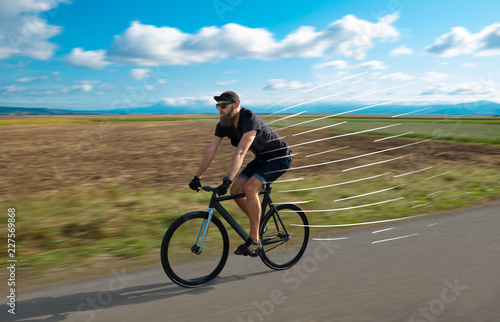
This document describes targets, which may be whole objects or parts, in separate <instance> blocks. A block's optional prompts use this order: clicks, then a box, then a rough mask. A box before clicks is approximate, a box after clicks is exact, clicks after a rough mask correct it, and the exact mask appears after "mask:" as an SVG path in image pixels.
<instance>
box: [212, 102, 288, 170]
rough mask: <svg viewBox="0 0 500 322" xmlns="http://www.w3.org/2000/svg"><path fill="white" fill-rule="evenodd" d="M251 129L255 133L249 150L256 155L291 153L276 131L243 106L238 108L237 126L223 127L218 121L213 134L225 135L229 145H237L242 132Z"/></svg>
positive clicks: (263, 157)
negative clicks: (229, 142)
mask: <svg viewBox="0 0 500 322" xmlns="http://www.w3.org/2000/svg"><path fill="white" fill-rule="evenodd" d="M253 130H257V135H256V136H255V140H254V141H253V143H252V145H251V146H250V149H249V150H250V151H252V152H253V153H254V154H255V155H256V156H257V157H260V158H262V159H264V160H269V159H273V158H277V157H281V156H286V155H289V154H290V153H291V150H290V147H289V146H288V144H287V143H286V141H285V140H284V139H282V138H281V137H280V136H279V134H278V133H276V131H274V130H273V129H272V128H271V127H270V126H269V125H267V124H266V123H265V122H264V121H262V119H261V118H260V117H258V116H257V115H256V114H255V113H254V112H252V111H250V110H249V109H247V108H244V107H242V108H241V110H240V119H239V121H238V127H234V126H231V127H223V126H222V125H221V124H220V122H219V123H218V124H217V127H216V128H215V135H216V136H218V137H221V138H223V137H225V136H227V137H228V138H229V139H231V145H233V146H238V144H239V143H240V140H241V138H242V137H243V134H244V133H246V132H248V131H253Z"/></svg>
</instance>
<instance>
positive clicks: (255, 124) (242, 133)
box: [189, 91, 292, 255]
mask: <svg viewBox="0 0 500 322" xmlns="http://www.w3.org/2000/svg"><path fill="white" fill-rule="evenodd" d="M214 99H215V100H216V101H217V104H216V105H215V106H216V108H217V109H218V110H219V114H220V116H219V117H220V122H219V123H218V124H217V127H216V128H215V135H214V137H213V139H212V142H211V143H210V146H209V147H208V149H207V150H206V151H205V153H204V154H203V157H202V159H201V164H200V167H199V169H198V172H197V173H196V175H195V176H194V178H193V180H191V182H190V183H189V187H190V188H191V189H193V190H198V188H199V187H201V181H200V178H201V176H202V175H203V173H204V172H205V171H206V170H207V169H208V167H209V166H210V164H211V163H212V160H213V158H214V156H215V153H216V151H217V148H218V146H219V144H220V143H221V141H222V139H223V138H224V137H226V136H227V137H228V138H229V139H230V140H231V144H232V145H233V146H235V147H236V152H235V153H234V155H233V158H232V160H231V165H230V167H229V171H228V173H227V175H226V176H225V177H224V179H223V180H222V184H221V185H220V186H218V187H217V194H218V195H219V196H222V195H224V194H226V193H227V190H228V189H229V187H230V186H231V184H232V186H231V191H230V193H231V194H239V193H245V197H243V198H238V199H235V202H236V203H237V204H238V206H239V207H240V208H241V210H243V212H245V214H246V215H247V216H248V218H249V220H250V237H249V238H248V240H247V241H246V243H245V244H243V245H240V246H239V247H238V249H236V251H235V252H234V253H235V254H236V255H248V254H250V253H252V252H254V251H256V250H260V249H262V243H261V241H260V238H259V224H260V217H261V205H260V201H259V197H258V195H259V192H260V191H261V190H262V189H263V188H264V185H265V184H270V183H272V182H273V181H275V180H276V179H277V178H278V177H280V176H281V175H282V174H283V173H285V172H286V171H287V170H288V169H289V168H290V166H291V164H292V157H291V149H290V147H289V146H288V144H287V143H286V142H285V140H284V139H283V138H281V137H280V136H279V134H278V133H276V131H274V130H273V129H271V127H269V125H267V124H266V123H265V122H264V121H263V120H262V119H261V118H260V117H258V116H257V115H256V114H255V113H253V112H252V111H251V110H249V109H247V108H244V107H241V105H240V98H239V97H238V94H236V93H235V92H233V91H226V92H224V93H222V94H221V95H219V96H214ZM248 150H250V151H252V152H253V153H254V155H255V159H254V160H253V161H251V162H250V163H249V164H248V165H247V166H246V167H245V169H243V171H241V173H240V175H239V176H238V177H236V174H237V173H238V171H239V169H240V167H241V165H242V163H243V159H244V158H245V155H246V153H247V151H248ZM235 178H236V179H235ZM232 180H235V181H234V183H233V181H232Z"/></svg>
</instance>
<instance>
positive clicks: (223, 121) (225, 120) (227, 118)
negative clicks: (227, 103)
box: [219, 107, 238, 127]
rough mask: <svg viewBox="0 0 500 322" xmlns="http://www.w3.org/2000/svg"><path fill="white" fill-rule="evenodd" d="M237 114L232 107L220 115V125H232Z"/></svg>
mask: <svg viewBox="0 0 500 322" xmlns="http://www.w3.org/2000/svg"><path fill="white" fill-rule="evenodd" d="M237 116H238V112H236V111H235V110H234V107H232V108H231V111H229V112H228V113H226V114H224V115H221V116H220V117H219V118H220V125H222V127H231V126H233V125H234V121H235V120H236V117H237Z"/></svg>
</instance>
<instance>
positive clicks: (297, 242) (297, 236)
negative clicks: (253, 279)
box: [161, 185, 309, 287]
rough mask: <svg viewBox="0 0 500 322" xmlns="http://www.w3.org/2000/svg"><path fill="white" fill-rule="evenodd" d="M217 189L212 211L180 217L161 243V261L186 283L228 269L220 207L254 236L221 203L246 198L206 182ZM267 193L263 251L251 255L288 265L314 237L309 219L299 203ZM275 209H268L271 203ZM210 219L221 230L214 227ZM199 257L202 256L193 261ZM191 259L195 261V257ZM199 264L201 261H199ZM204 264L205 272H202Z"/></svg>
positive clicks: (282, 266)
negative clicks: (225, 193)
mask: <svg viewBox="0 0 500 322" xmlns="http://www.w3.org/2000/svg"><path fill="white" fill-rule="evenodd" d="M200 190H203V191H207V192H212V197H211V198H210V204H209V207H208V211H195V212H190V213H187V214H184V215H182V216H181V217H179V218H177V219H176V220H175V221H174V222H173V223H172V225H170V227H169V228H168V230H167V232H166V233H165V236H164V237H163V241H162V245H161V262H162V266H163V269H164V271H165V273H166V274H167V276H168V277H169V278H170V279H171V280H172V281H173V282H175V283H177V284H178V285H180V286H184V287H199V286H203V285H205V284H207V283H208V282H210V281H212V280H213V279H214V278H216V277H217V276H218V275H219V273H220V272H221V271H222V269H223V268H224V265H225V264H226V261H227V258H228V254H229V235H228V232H227V230H226V228H225V226H224V224H223V223H222V221H221V220H220V219H219V218H218V217H216V216H215V215H214V209H215V210H217V212H218V213H219V214H220V215H221V216H222V217H223V218H224V219H225V220H226V221H227V222H228V223H229V225H230V226H231V227H232V228H233V229H234V230H235V231H236V232H237V233H238V235H239V236H240V237H241V238H242V239H243V241H246V240H247V239H248V237H249V235H248V234H247V233H246V231H245V230H244V229H243V228H242V227H241V226H240V225H239V224H238V223H237V222H236V220H235V219H234V218H233V217H232V216H231V215H230V214H229V213H228V212H227V210H226V209H225V208H224V207H223V206H222V205H221V202H222V201H226V200H232V199H236V198H241V197H244V196H245V194H244V193H242V194H236V195H229V196H222V197H217V195H216V188H212V187H208V186H206V187H200ZM259 194H263V195H264V197H263V200H262V204H261V207H262V214H265V215H263V216H261V223H260V229H259V234H260V238H261V240H262V250H260V251H256V252H254V253H252V254H250V256H251V257H257V256H259V257H260V259H261V260H262V261H263V262H264V264H265V265H267V266H268V267H270V268H272V269H274V270H284V269H288V268H290V267H292V266H293V265H295V264H296V263H297V262H298V261H299V260H300V258H301V257H302V255H303V254H304V252H305V250H306V247H307V243H308V241H309V227H308V225H309V221H308V220H307V217H306V214H305V213H304V211H303V210H302V209H301V208H300V207H299V206H297V205H295V204H278V205H275V204H274V203H273V201H272V199H271V187H270V186H269V185H266V186H265V187H264V189H263V190H262V191H261V192H260V193H259ZM267 207H269V211H267V213H266V208H267ZM210 223H212V225H214V226H215V227H216V228H217V229H211V230H209V226H210ZM193 258H194V259H196V261H194V260H193ZM190 259H191V261H189V260H190ZM198 264H199V267H198V266H196V267H195V265H198ZM199 269H201V271H202V272H199Z"/></svg>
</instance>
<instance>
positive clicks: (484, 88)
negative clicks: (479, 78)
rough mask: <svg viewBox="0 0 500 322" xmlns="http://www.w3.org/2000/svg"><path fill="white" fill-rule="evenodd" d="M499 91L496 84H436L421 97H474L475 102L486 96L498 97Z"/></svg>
mask: <svg viewBox="0 0 500 322" xmlns="http://www.w3.org/2000/svg"><path fill="white" fill-rule="evenodd" d="M498 93H499V91H498V88H497V86H496V84H495V83H494V82H483V83H481V82H464V83H458V84H453V85H445V84H435V85H434V86H431V87H428V88H426V89H425V90H424V91H423V92H422V93H420V95H437V94H445V95H453V96H454V95H465V96H469V97H470V96H473V97H474V99H475V100H479V99H485V97H483V96H485V95H498Z"/></svg>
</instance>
